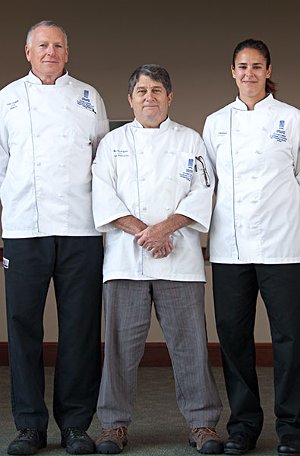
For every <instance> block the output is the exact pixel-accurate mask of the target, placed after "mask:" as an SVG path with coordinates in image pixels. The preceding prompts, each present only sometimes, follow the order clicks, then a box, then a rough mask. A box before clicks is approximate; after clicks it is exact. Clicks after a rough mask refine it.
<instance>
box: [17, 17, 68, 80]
mask: <svg viewBox="0 0 300 456" xmlns="http://www.w3.org/2000/svg"><path fill="white" fill-rule="evenodd" d="M25 54H26V58H27V60H28V62H30V64H31V68H32V72H33V73H34V74H35V75H36V76H37V77H39V78H40V79H41V80H42V81H43V82H44V83H48V84H54V82H55V80H56V79H57V78H58V77H60V76H61V75H62V74H63V72H64V67H65V64H66V63H67V61H68V54H69V49H68V46H67V43H66V40H65V35H64V34H63V32H62V31H61V30H60V29H59V28H58V27H44V26H40V27H37V28H36V29H35V30H33V31H32V33H31V37H30V41H29V43H27V44H26V46H25ZM47 81H48V82H47Z"/></svg>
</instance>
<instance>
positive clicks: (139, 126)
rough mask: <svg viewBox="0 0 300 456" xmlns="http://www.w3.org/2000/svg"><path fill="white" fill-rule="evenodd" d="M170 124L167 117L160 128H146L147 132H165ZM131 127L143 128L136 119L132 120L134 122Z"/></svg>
mask: <svg viewBox="0 0 300 456" xmlns="http://www.w3.org/2000/svg"><path fill="white" fill-rule="evenodd" d="M170 124H171V120H170V118H169V117H167V118H166V120H164V121H163V122H162V123H161V124H160V126H159V127H158V128H147V130H158V129H159V130H167V128H169V126H170ZM132 126H133V127H136V128H144V127H143V125H142V124H140V122H139V121H138V120H136V119H134V121H133V122H132Z"/></svg>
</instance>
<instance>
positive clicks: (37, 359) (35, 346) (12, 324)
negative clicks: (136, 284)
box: [4, 236, 102, 429]
mask: <svg viewBox="0 0 300 456" xmlns="http://www.w3.org/2000/svg"><path fill="white" fill-rule="evenodd" d="M4 257H5V258H7V259H8V260H9V265H8V268H7V269H5V284H6V304H7V320H8V339H9V355H10V369H11V380H12V382H11V384H12V409H13V414H14V418H15V423H16V427H17V429H20V428H22V427H34V428H38V429H46V428H47V424H48V411H47V408H46V405H45V402H44V369H43V350H42V342H43V314H44V306H45V299H46V295H47V291H48V287H49V282H50V279H51V277H53V280H54V285H55V291H56V300H57V307H58V321H59V341H58V356H57V363H56V372H55V387H54V415H55V419H56V421H57V423H58V425H59V427H60V428H65V427H68V426H78V427H82V428H83V429H87V427H88V426H89V424H90V422H91V419H92V417H93V414H94V411H95V408H96V403H97V396H98V390H99V383H100V366H101V360H100V317H101V290H102V239H101V238H100V237H98V236H92V237H61V236H51V237H45V238H34V239H5V240H4Z"/></svg>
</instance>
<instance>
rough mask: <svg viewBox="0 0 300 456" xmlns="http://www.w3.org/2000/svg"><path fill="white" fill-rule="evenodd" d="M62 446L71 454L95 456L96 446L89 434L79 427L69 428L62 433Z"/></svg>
mask: <svg viewBox="0 0 300 456" xmlns="http://www.w3.org/2000/svg"><path fill="white" fill-rule="evenodd" d="M61 446H62V447H63V448H65V449H66V452H67V453H69V454H93V453H95V444H94V442H93V440H92V439H91V438H90V437H89V436H88V435H87V433H86V432H85V431H84V430H83V429H80V428H77V427H69V428H66V429H63V430H62V431H61Z"/></svg>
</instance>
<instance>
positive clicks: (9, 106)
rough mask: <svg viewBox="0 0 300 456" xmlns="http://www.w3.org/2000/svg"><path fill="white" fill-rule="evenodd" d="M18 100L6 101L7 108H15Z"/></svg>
mask: <svg viewBox="0 0 300 456" xmlns="http://www.w3.org/2000/svg"><path fill="white" fill-rule="evenodd" d="M18 103H19V100H15V101H11V102H10V103H7V106H8V109H15V108H17V107H18Z"/></svg>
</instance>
